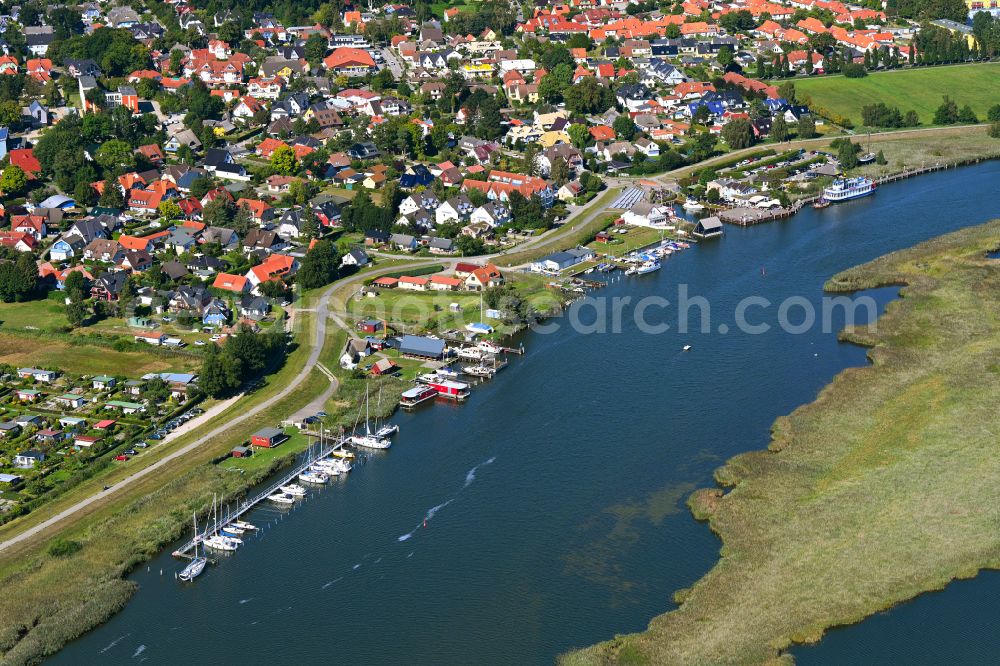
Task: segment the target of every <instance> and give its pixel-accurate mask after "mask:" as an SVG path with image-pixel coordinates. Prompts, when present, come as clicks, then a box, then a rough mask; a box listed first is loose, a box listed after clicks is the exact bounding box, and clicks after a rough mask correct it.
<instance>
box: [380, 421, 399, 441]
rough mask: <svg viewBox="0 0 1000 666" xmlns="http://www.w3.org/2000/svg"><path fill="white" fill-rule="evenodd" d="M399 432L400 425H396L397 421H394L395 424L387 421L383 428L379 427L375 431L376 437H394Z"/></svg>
mask: <svg viewBox="0 0 1000 666" xmlns="http://www.w3.org/2000/svg"><path fill="white" fill-rule="evenodd" d="M397 432H399V426H398V425H396V424H395V423H393V424H388V423H387V424H385V425H383V426H382V427H381V428H379V429H378V430H376V431H375V436H376V437H382V438H385V437H392V436H393V435H395V434H396V433H397Z"/></svg>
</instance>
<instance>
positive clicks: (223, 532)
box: [219, 527, 243, 546]
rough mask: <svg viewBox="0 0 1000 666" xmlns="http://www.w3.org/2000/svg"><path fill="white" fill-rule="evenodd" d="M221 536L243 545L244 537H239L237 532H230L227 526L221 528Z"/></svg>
mask: <svg viewBox="0 0 1000 666" xmlns="http://www.w3.org/2000/svg"><path fill="white" fill-rule="evenodd" d="M219 536H221V537H224V538H226V539H229V540H230V541H232V542H233V543H235V544H236V545H237V546H242V545H243V539H241V538H239V536H238V535H237V534H236V532H230V531H229V530H228V529H226V528H225V527H223V528H222V529H220V530H219Z"/></svg>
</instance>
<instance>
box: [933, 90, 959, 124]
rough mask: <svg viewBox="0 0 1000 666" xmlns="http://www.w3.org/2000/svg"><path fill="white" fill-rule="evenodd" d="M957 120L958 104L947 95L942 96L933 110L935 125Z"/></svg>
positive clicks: (953, 122) (952, 122) (951, 122)
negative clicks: (935, 109)
mask: <svg viewBox="0 0 1000 666" xmlns="http://www.w3.org/2000/svg"><path fill="white" fill-rule="evenodd" d="M957 122H958V105H957V104H955V102H954V101H953V100H952V99H951V98H950V97H948V96H947V95H945V96H944V99H943V100H942V101H941V106H939V107H938V108H937V111H935V112H934V124H935V125H954V124H955V123H957Z"/></svg>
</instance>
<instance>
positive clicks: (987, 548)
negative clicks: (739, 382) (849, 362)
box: [562, 220, 1000, 666]
mask: <svg viewBox="0 0 1000 666" xmlns="http://www.w3.org/2000/svg"><path fill="white" fill-rule="evenodd" d="M998 247H1000V220H995V221H993V222H990V223H987V224H984V225H981V226H978V227H970V228H968V229H965V230H962V231H958V232H956V233H952V234H948V235H946V236H942V237H940V238H937V239H934V240H931V241H928V242H926V243H923V244H921V245H918V246H916V247H914V248H911V249H909V250H903V251H900V252H895V253H892V254H889V255H886V256H884V257H882V258H880V259H876V260H875V261H872V262H870V263H868V264H865V265H862V266H859V267H856V268H853V269H849V270H847V271H844V272H842V273H840V274H838V275H836V276H834V277H833V278H832V279H831V280H830V282H828V283H827V285H826V287H827V289H828V291H831V292H835V293H837V292H839V293H847V292H852V291H856V290H859V289H868V288H874V287H881V286H889V285H906V286H905V287H903V296H904V297H903V298H902V299H899V300H896V301H894V302H893V303H891V304H890V305H889V307H888V308H887V310H886V313H885V314H884V315H883V316H882V317H881V318H880V319H879V320H878V322H877V325H876V326H873V327H871V328H868V327H863V328H858V329H849V330H846V331H844V332H843V333H842V338H844V339H846V340H849V341H852V342H856V343H859V344H863V345H865V346H869V347H871V349H870V351H869V357H870V358H871V360H872V365H871V366H869V367H863V368H850V369H847V370H845V371H844V372H842V373H840V374H839V375H838V376H837V377H836V378H835V379H834V380H833V382H832V383H831V384H830V385H829V386H827V387H826V388H825V389H823V391H821V392H820V394H819V396H818V397H817V399H816V401H815V402H813V403H811V404H808V405H805V406H803V407H800V408H799V409H797V410H795V411H794V412H793V413H792V414H791V415H789V416H785V417H781V418H779V419H778V420H777V421H776V422H775V424H774V426H773V428H772V440H771V443H770V445H769V447H768V450H766V451H753V452H749V453H745V454H742V455H739V456H737V457H735V458H733V459H732V460H730V461H728V462H727V463H726V464H725V465H724V466H723V467H722V468H720V469H719V470H717V471H716V475H715V476H716V479H717V481H718V482H719V483H720V484H721V485H722V486H725V487H727V488H730V490H729V491H728V492H724V491H722V490H720V489H717V488H713V489H705V490H700V491H697V492H696V493H695V494H694V495H692V497H691V499H690V500H689V505H690V507H691V509H692V511H693V513H694V514H695V516H696V517H698V518H699V519H704V520H708V521H709V523H710V525H711V528H712V530H713V531H714V532H715V533H716V534H718V535H719V537H720V538H721V540H722V542H723V545H722V549H721V559H720V560H719V562H718V563H717V564H716V565H715V567H714V568H713V569H712V570H711V571H709V572H708V574H706V575H705V576H704V577H703V578H702V579H701V580H699V581H698V582H697V583H695V584H694V585H693V586H692V587H691V588H688V589H686V590H681V591H679V592H677V593H676V594H675V599H676V601H677V602H678V603H679V604H680V606H679V608H678V609H677V610H675V611H673V612H670V613H667V614H665V615H662V616H660V617H657V618H654V619H653V620H652V622H651V623H650V625H649V628H648V629H647V630H646V631H645V632H642V633H637V634H632V635H625V636H618V637H616V638H614V639H612V640H610V641H607V642H606V643H602V644H600V645H597V646H595V647H592V648H588V649H586V650H582V651H579V652H574V653H571V654H569V655H565V656H563V658H562V663H563V664H564V665H567V664H568V665H573V666H576V665H578V664H602V665H603V664H654V663H656V664H659V663H670V664H762V663H769V664H779V663H781V664H788V663H790V662H791V660H790V659H789V657H788V656H787V654H785V652H784V651H785V649H786V648H787V647H788V646H790V645H791V644H793V643H803V642H814V641H817V640H819V639H820V638H821V637H822V635H823V633H824V632H825V631H826V630H827V629H829V628H830V627H834V626H838V625H844V624H849V623H852V622H858V621H860V620H862V619H863V618H865V617H867V616H869V615H871V614H873V613H877V612H879V611H882V610H884V609H886V608H889V607H891V606H893V605H895V604H898V603H901V602H903V601H906V600H908V599H911V598H913V597H914V596H916V595H918V594H920V593H922V592H925V591H929V590H936V589H940V588H942V587H944V586H945V585H946V584H947V583H948V582H949V581H951V580H953V579H955V578H965V577H971V576H974V575H975V574H976V573H977V572H978V571H979V570H980V569H983V568H998V567H1000V555H998V553H1000V532H998V531H997V529H996V526H997V524H998V521H1000V441H998V440H997V438H996V436H995V433H996V431H997V430H998V429H1000V412H998V411H997V409H996V405H997V401H998V400H1000V360H998V359H1000V357H998V355H997V349H998V348H1000V260H998V259H987V258H986V253H987V251H989V250H994V249H997V248H998Z"/></svg>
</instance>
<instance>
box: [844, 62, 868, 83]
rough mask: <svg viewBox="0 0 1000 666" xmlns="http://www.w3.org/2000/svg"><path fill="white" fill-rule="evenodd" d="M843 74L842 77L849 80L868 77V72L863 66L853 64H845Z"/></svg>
mask: <svg viewBox="0 0 1000 666" xmlns="http://www.w3.org/2000/svg"><path fill="white" fill-rule="evenodd" d="M843 72H844V76H846V77H847V78H849V79H863V78H864V77H866V76H868V70H867V69H865V66H864V65H859V64H858V63H855V62H849V63H846V64H845V65H844V69H843Z"/></svg>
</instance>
